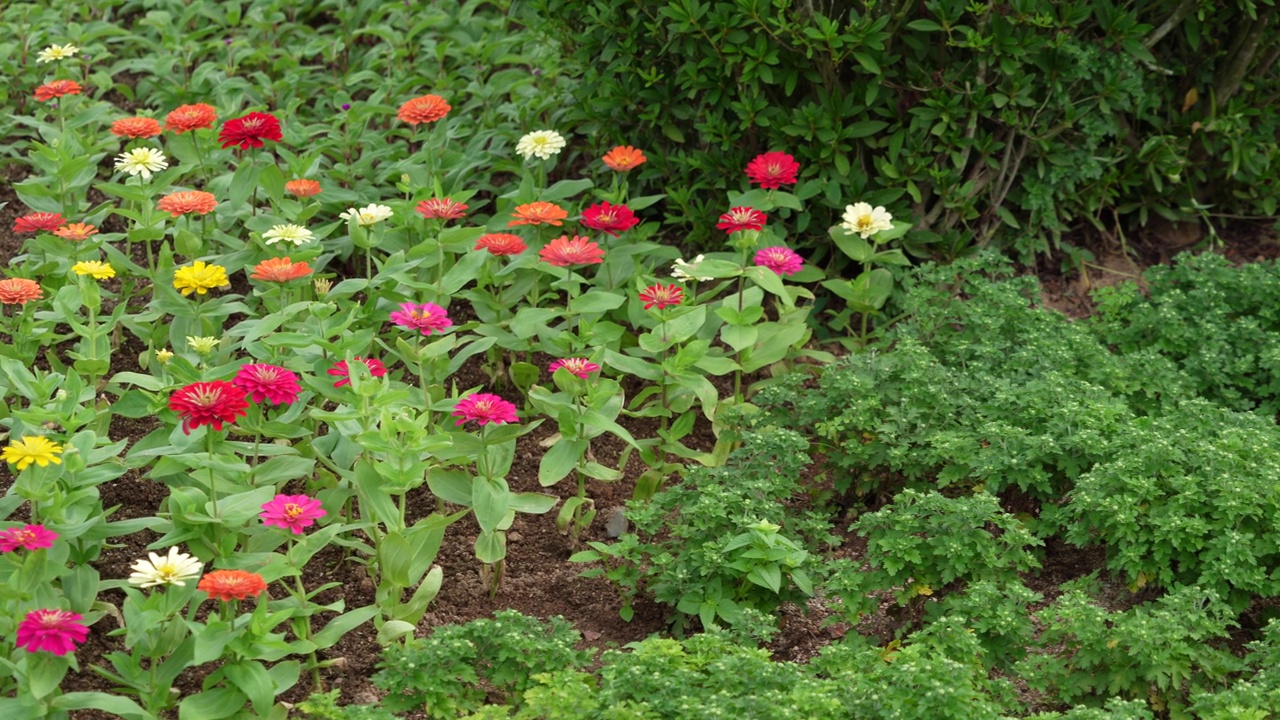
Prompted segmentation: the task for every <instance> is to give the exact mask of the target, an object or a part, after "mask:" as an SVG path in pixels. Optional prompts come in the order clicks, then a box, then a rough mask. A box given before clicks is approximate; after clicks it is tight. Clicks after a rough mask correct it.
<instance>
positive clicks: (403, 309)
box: [391, 303, 453, 335]
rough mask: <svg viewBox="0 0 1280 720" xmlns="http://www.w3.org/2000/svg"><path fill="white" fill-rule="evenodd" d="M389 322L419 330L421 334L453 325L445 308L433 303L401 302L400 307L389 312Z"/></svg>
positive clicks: (442, 330) (438, 330)
mask: <svg viewBox="0 0 1280 720" xmlns="http://www.w3.org/2000/svg"><path fill="white" fill-rule="evenodd" d="M391 322H393V323H395V324H397V325H399V326H400V327H402V328H409V329H410V330H420V331H421V332H422V334H423V335H430V334H431V333H433V332H444V330H445V329H447V328H449V327H450V326H451V325H453V321H452V320H450V319H449V314H448V313H447V312H446V311H445V309H444V308H442V307H440V306H439V305H436V304H435V303H426V304H423V305H414V304H413V303H401V304H400V309H399V310H397V311H395V312H393V313H391Z"/></svg>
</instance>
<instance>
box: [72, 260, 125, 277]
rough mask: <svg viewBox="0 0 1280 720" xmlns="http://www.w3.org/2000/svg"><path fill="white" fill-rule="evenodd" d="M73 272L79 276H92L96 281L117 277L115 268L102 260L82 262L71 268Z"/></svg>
mask: <svg viewBox="0 0 1280 720" xmlns="http://www.w3.org/2000/svg"><path fill="white" fill-rule="evenodd" d="M71 272H73V273H75V274H77V275H91V276H93V279H94V280H108V279H110V278H113V277H115V276H116V270H115V268H113V267H111V265H110V263H104V262H102V261H101V260H81V261H80V262H78V263H76V264H75V265H72V266H71Z"/></svg>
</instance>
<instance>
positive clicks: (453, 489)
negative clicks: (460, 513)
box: [427, 468, 471, 507]
mask: <svg viewBox="0 0 1280 720" xmlns="http://www.w3.org/2000/svg"><path fill="white" fill-rule="evenodd" d="M427 487H429V488H431V492H432V493H433V494H434V495H435V496H436V497H438V498H440V499H441V500H444V501H445V502H450V503H453V504H454V505H462V506H463V507H471V475H469V474H468V473H467V472H466V471H465V470H462V469H459V468H449V469H445V468H432V469H431V471H430V472H429V473H428V474H427Z"/></svg>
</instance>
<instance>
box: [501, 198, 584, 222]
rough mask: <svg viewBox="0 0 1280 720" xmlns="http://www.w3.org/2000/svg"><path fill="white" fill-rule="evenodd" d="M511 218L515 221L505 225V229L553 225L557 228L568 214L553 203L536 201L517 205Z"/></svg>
mask: <svg viewBox="0 0 1280 720" xmlns="http://www.w3.org/2000/svg"><path fill="white" fill-rule="evenodd" d="M511 217H513V218H515V220H512V221H511V222H509V223H507V227H515V226H517V225H555V226H556V227H559V226H560V225H561V222H560V221H561V220H564V219H565V218H567V217H569V213H568V212H565V209H564V208H562V207H560V206H559V205H557V204H555V203H550V202H543V201H542V200H538V201H536V202H531V203H528V204H525V205H517V206H516V211H515V212H513V213H511Z"/></svg>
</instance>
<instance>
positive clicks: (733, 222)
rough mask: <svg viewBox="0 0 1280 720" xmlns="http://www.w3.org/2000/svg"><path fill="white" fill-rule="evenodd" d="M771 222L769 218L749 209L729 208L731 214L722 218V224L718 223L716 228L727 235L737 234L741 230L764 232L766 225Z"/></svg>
mask: <svg viewBox="0 0 1280 720" xmlns="http://www.w3.org/2000/svg"><path fill="white" fill-rule="evenodd" d="M768 221H769V216H768V215H765V214H764V213H762V212H760V211H759V210H756V209H755V208H749V207H736V208H729V212H727V213H725V214H723V215H721V216H720V222H718V223H716V227H718V228H720V229H721V230H723V231H725V232H727V233H735V232H738V231H739V230H763V229H764V224H765V223H766V222H768Z"/></svg>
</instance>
